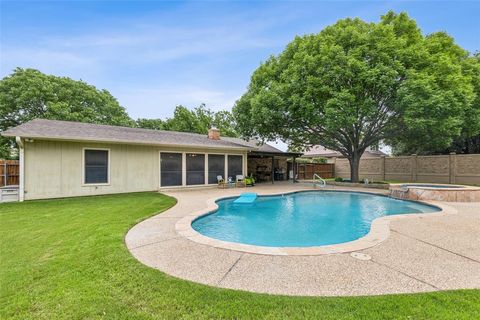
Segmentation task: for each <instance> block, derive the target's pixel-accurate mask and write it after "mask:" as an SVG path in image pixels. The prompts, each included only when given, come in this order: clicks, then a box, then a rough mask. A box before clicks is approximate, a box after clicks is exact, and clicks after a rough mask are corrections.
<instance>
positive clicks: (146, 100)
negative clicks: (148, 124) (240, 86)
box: [112, 85, 238, 118]
mask: <svg viewBox="0 0 480 320" xmlns="http://www.w3.org/2000/svg"><path fill="white" fill-rule="evenodd" d="M112 94H113V95H114V96H116V97H117V98H118V100H119V102H120V104H121V105H123V106H130V107H129V108H128V111H129V114H130V116H131V117H133V118H148V117H150V118H165V117H170V116H172V113H173V109H174V107H175V106H176V105H183V106H186V107H188V108H194V107H197V106H199V105H200V104H201V103H205V104H206V105H207V107H209V108H211V109H212V110H216V111H218V110H225V109H226V110H229V109H231V107H232V106H233V104H234V103H235V100H236V99H238V97H237V96H236V95H235V94H231V95H229V94H228V93H225V92H223V91H218V90H214V89H209V88H203V87H196V86H181V85H180V86H174V87H159V88H148V89H146V88H141V89H123V90H122V89H120V90H118V92H116V91H113V92H112Z"/></svg>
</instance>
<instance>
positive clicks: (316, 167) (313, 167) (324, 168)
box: [297, 163, 335, 180]
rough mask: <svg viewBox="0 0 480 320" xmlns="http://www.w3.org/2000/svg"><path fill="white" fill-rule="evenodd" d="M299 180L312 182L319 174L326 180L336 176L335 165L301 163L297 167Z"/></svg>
mask: <svg viewBox="0 0 480 320" xmlns="http://www.w3.org/2000/svg"><path fill="white" fill-rule="evenodd" d="M297 169H298V170H297V172H298V179H300V180H310V179H313V175H314V174H318V175H319V176H320V177H322V178H324V179H329V178H333V177H334V176H335V173H334V170H335V165H334V164H333V163H299V164H298V165H297Z"/></svg>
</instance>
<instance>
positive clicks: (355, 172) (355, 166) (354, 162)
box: [348, 152, 362, 182]
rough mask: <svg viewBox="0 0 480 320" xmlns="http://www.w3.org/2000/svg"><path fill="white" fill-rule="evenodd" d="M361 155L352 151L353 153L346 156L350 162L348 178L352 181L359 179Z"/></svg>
mask: <svg viewBox="0 0 480 320" xmlns="http://www.w3.org/2000/svg"><path fill="white" fill-rule="evenodd" d="M361 156H362V155H361V154H359V153H357V152H354V153H353V155H352V156H351V157H349V158H348V161H349V162H350V179H351V181H352V182H358V181H359V173H360V157H361Z"/></svg>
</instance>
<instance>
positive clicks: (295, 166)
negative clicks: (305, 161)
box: [292, 156, 297, 183]
mask: <svg viewBox="0 0 480 320" xmlns="http://www.w3.org/2000/svg"><path fill="white" fill-rule="evenodd" d="M295 159H297V157H295V156H293V165H292V168H293V183H295V182H296V180H297V179H296V177H297V163H296V162H295Z"/></svg>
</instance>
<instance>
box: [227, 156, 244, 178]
mask: <svg viewBox="0 0 480 320" xmlns="http://www.w3.org/2000/svg"><path fill="white" fill-rule="evenodd" d="M242 159H243V157H242V156H232V155H229V156H228V176H229V177H232V179H235V177H236V176H237V175H241V174H243V164H242V162H243V161H242Z"/></svg>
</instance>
